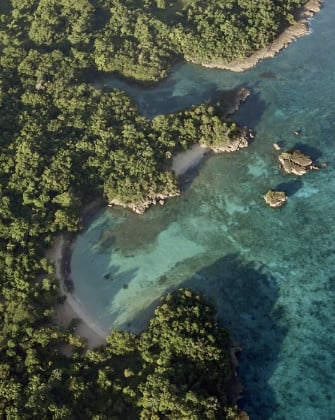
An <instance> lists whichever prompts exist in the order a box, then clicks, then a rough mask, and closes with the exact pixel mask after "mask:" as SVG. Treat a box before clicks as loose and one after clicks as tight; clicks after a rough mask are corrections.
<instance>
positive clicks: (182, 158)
mask: <svg viewBox="0 0 335 420" xmlns="http://www.w3.org/2000/svg"><path fill="white" fill-rule="evenodd" d="M210 151H211V149H210V147H205V146H201V145H200V144H194V145H193V146H192V147H191V148H190V149H188V150H185V152H181V153H178V154H177V155H176V156H174V157H173V159H172V165H171V169H172V171H174V173H175V175H176V177H178V176H181V175H183V174H184V173H185V172H187V171H188V170H189V169H191V168H194V167H195V166H196V165H198V164H199V163H200V162H201V160H202V159H203V157H204V156H205V155H206V154H207V153H208V152H210Z"/></svg>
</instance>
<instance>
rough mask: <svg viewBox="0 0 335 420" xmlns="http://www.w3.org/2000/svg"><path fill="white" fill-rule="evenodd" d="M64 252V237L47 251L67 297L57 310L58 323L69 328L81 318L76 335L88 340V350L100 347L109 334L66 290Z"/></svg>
mask: <svg viewBox="0 0 335 420" xmlns="http://www.w3.org/2000/svg"><path fill="white" fill-rule="evenodd" d="M63 251H64V237H63V235H60V236H58V237H56V239H55V242H54V245H53V247H52V248H51V249H49V250H48V251H47V255H46V256H47V258H49V259H50V260H51V261H53V262H54V264H55V275H56V277H57V279H58V280H59V284H60V290H61V294H62V295H63V294H64V295H65V296H66V301H65V302H64V304H61V305H58V306H57V308H56V310H57V312H56V321H57V323H58V324H59V325H61V326H63V327H67V326H68V325H69V324H70V322H71V320H72V319H74V318H79V319H80V321H81V322H80V323H79V325H78V327H77V328H76V331H75V334H76V335H79V336H80V337H83V338H86V339H87V347H88V349H92V348H94V347H98V346H100V345H102V344H104V343H105V342H106V336H107V332H106V331H103V330H102V329H101V328H100V327H99V325H97V324H96V323H95V322H94V321H93V320H92V318H91V317H90V315H89V314H88V313H87V312H86V310H85V308H84V307H83V305H82V304H81V303H80V302H79V301H78V300H77V299H76V298H75V297H74V296H73V295H71V293H69V292H68V291H67V290H65V288H64V277H63V273H62V270H61V262H62V258H63Z"/></svg>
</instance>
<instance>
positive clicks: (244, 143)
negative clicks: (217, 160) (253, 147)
mask: <svg viewBox="0 0 335 420" xmlns="http://www.w3.org/2000/svg"><path fill="white" fill-rule="evenodd" d="M252 138H254V136H253V134H252V131H251V130H249V129H248V128H246V127H244V128H242V129H241V135H240V136H239V137H237V138H235V139H233V140H231V141H230V142H227V143H223V144H222V145H221V144H220V145H207V147H209V148H210V149H212V150H213V152H214V153H222V152H226V153H227V152H228V153H230V152H236V151H237V150H240V149H244V148H245V147H248V146H249V140H250V139H252Z"/></svg>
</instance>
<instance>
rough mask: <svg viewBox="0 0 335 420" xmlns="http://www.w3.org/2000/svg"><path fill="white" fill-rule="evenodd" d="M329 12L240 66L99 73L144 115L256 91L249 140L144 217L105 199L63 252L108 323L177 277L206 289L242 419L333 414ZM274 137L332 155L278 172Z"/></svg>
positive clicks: (138, 324)
mask: <svg viewBox="0 0 335 420" xmlns="http://www.w3.org/2000/svg"><path fill="white" fill-rule="evenodd" d="M334 16H335V2H331V1H325V3H324V8H323V10H322V12H321V13H320V14H319V15H318V16H317V17H316V18H315V19H313V21H312V22H311V26H312V33H311V34H310V35H308V36H306V37H304V38H301V39H299V40H298V41H296V42H295V43H294V44H293V45H291V46H290V47H289V48H288V49H287V50H285V51H283V52H282V53H281V54H279V55H278V56H277V57H276V58H274V59H271V60H265V61H264V62H262V63H261V64H259V65H258V66H257V67H255V68H254V69H251V70H249V71H247V72H244V73H242V74H235V73H231V72H226V71H220V70H214V69H211V70H210V69H204V68H201V67H198V66H194V65H188V64H184V65H179V66H177V67H176V68H175V69H174V71H173V74H172V75H171V76H170V77H169V78H168V79H167V80H165V81H164V82H162V83H160V84H159V85H157V86H156V87H155V88H153V89H149V90H144V89H140V88H136V87H134V86H128V85H126V84H125V83H124V82H120V81H117V80H110V79H109V80H108V83H109V84H110V85H111V86H118V87H122V88H123V89H125V90H127V91H128V92H129V94H130V95H131V96H132V97H133V98H134V99H135V100H136V101H137V103H138V104H139V106H140V108H141V110H142V112H144V113H145V114H146V115H149V116H152V115H155V114H156V113H161V112H171V111H174V110H176V109H182V108H184V107H186V106H189V105H191V104H194V103H200V102H202V101H204V100H206V99H214V98H215V97H217V96H218V95H219V93H220V91H221V90H223V89H227V88H231V87H234V86H240V85H243V86H248V87H249V88H251V90H252V93H253V95H252V97H251V98H250V99H249V100H248V101H247V103H246V104H244V105H243V106H242V108H241V110H240V111H239V113H238V114H237V115H236V119H237V120H238V121H240V122H242V123H244V124H247V125H249V126H250V127H252V128H254V130H255V132H256V139H255V141H254V142H253V143H252V144H251V145H250V147H249V148H248V149H246V150H242V151H240V152H238V153H235V154H231V155H228V154H226V155H219V156H214V157H212V158H210V159H208V160H207V161H206V162H205V163H203V164H202V165H201V167H200V168H198V169H197V171H196V172H197V173H196V175H197V176H196V177H195V179H194V181H193V182H192V183H191V184H190V185H189V186H188V188H187V190H186V191H185V193H184V195H183V196H182V197H179V198H174V199H171V200H170V201H169V202H168V203H167V204H166V205H165V206H164V207H160V206H157V207H153V208H151V209H150V210H149V211H147V212H146V213H145V214H144V215H143V216H138V215H135V214H132V213H130V212H128V211H126V210H121V209H117V210H113V211H110V210H104V211H100V212H99V213H98V214H97V215H96V217H95V218H94V219H93V220H92V221H91V223H90V224H89V226H88V227H87V229H86V230H85V231H84V232H83V234H82V235H80V236H79V237H78V240H77V242H76V244H75V248H74V252H73V257H72V275H73V280H74V284H75V294H76V296H77V297H78V299H79V300H80V301H82V302H83V304H84V305H85V306H86V307H87V310H88V312H89V313H90V314H91V315H92V317H93V318H94V319H95V320H97V322H98V323H99V324H100V325H101V326H102V327H103V328H104V329H105V330H108V329H109V328H111V327H118V328H124V329H127V330H132V331H138V330H139V329H141V328H144V327H145V325H146V321H147V320H148V318H149V317H150V316H151V315H152V313H153V308H154V306H155V305H156V304H157V301H158V299H159V297H160V296H161V295H162V294H164V293H165V292H166V291H168V290H172V289H175V288H177V287H181V286H182V287H190V288H193V289H196V290H199V291H201V292H203V293H204V294H205V295H206V296H207V298H208V299H209V300H211V301H213V302H214V303H215V304H216V305H217V307H218V312H219V316H220V320H221V321H222V322H223V323H224V324H225V325H227V326H228V327H229V328H231V330H232V332H233V336H234V338H235V339H236V340H237V341H238V342H239V343H240V344H241V346H242V347H243V352H242V353H241V356H240V367H239V375H240V377H241V380H242V382H243V384H244V385H245V396H244V399H243V400H242V401H241V404H242V406H243V407H244V408H245V409H246V410H247V411H248V412H249V414H250V417H251V419H275V420H279V419H290V420H292V419H293V420H294V419H307V420H309V419H327V420H328V419H335V411H334V408H335V402H334V399H335V393H334V388H335V373H334V370H335V355H334V353H335V351H334V343H335V333H334V326H335V308H334V302H335V299H334V298H335V270H334V269H335V212H334V210H335V204H334V198H335V166H334V164H335V103H334V100H335V53H334V49H333V42H334V40H335V26H334V24H333V23H334ZM106 82H107V80H102V83H106ZM297 129H301V130H302V134H301V136H300V137H299V138H297V137H295V136H294V135H293V131H294V130H297ZM274 142H277V143H281V144H283V145H284V147H285V148H291V147H293V146H295V145H296V144H297V143H299V144H300V147H301V149H302V150H303V151H306V152H308V153H309V154H310V155H311V156H312V157H313V158H314V159H316V160H317V162H319V163H322V162H324V161H327V162H328V166H327V167H326V168H325V169H322V170H320V171H313V172H310V173H308V174H307V175H305V176H304V177H303V178H297V177H294V176H289V175H284V174H282V173H281V172H280V171H279V170H278V165H277V156H278V152H276V151H275V150H274V149H273V147H272V143H274ZM279 185H281V187H282V188H283V189H284V190H285V191H286V192H287V194H288V195H289V199H288V202H287V203H286V205H285V206H284V207H283V208H282V209H279V210H273V209H270V208H268V207H266V206H265V204H264V201H263V199H262V195H263V194H264V193H265V192H266V191H267V189H268V188H270V187H276V186H279Z"/></svg>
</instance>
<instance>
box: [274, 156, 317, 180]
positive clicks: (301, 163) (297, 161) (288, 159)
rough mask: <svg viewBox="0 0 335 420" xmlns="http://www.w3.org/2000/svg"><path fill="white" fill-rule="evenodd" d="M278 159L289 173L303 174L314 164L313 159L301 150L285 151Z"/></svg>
mask: <svg viewBox="0 0 335 420" xmlns="http://www.w3.org/2000/svg"><path fill="white" fill-rule="evenodd" d="M278 159H279V162H280V164H281V167H282V169H283V170H284V171H285V172H286V173H288V174H294V175H298V176H302V175H304V174H305V173H306V172H307V171H309V170H310V169H311V167H312V166H313V162H312V159H311V158H310V157H309V156H307V155H304V154H303V153H302V152H301V151H300V150H293V151H292V152H284V153H282V154H281V155H280V156H279V157H278Z"/></svg>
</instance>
